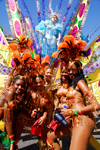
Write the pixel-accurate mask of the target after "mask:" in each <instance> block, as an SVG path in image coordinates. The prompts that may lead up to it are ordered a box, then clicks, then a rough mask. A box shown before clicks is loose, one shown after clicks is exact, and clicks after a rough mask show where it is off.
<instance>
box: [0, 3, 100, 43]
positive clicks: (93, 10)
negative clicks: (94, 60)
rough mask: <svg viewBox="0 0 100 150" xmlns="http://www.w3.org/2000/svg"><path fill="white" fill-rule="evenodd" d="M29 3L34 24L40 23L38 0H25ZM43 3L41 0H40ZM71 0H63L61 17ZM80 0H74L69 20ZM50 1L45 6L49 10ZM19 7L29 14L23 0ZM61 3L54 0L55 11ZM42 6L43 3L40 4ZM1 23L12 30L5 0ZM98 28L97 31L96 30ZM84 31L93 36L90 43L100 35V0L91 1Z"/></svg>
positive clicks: (1, 4)
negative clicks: (37, 9) (37, 10)
mask: <svg viewBox="0 0 100 150" xmlns="http://www.w3.org/2000/svg"><path fill="white" fill-rule="evenodd" d="M24 1H25V3H26V4H27V7H28V10H29V12H30V14H31V17H32V20H33V21H34V24H35V25H37V24H38V19H37V13H36V0H24ZM39 1H40V3H41V0H39ZM68 1H69V0H63V2H62V8H61V10H62V12H61V15H62V16H61V19H62V17H63V14H64V13H65V11H66V7H67V4H68ZM77 1H78V0H73V2H72V5H71V8H70V11H69V13H68V16H67V19H68V20H69V18H70V16H71V14H72V11H73V10H74V8H75V6H76V4H77ZM48 3H49V0H45V8H46V10H48ZM18 4H19V8H20V9H21V11H22V13H23V14H24V16H27V13H26V10H25V8H24V7H23V5H22V2H21V0H18ZM58 4H59V0H52V8H53V11H55V10H56V8H57V5H58ZM40 7H41V4H40ZM61 19H60V20H59V23H60V22H61ZM0 25H1V26H2V27H3V28H4V29H5V30H6V31H7V32H10V25H9V18H8V15H7V11H6V5H5V0H0ZM96 30H97V31H96ZM82 33H83V34H84V35H85V36H86V35H88V34H89V36H91V35H92V36H91V39H90V42H89V43H88V45H89V44H90V43H92V41H93V40H95V38H96V37H97V36H98V35H100V0H91V2H90V8H89V11H88V15H87V18H86V21H85V24H84V26H83V28H82Z"/></svg>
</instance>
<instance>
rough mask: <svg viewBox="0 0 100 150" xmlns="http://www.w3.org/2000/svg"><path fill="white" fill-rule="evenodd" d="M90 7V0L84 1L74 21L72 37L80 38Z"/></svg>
mask: <svg viewBox="0 0 100 150" xmlns="http://www.w3.org/2000/svg"><path fill="white" fill-rule="evenodd" d="M89 5H90V0H83V1H82V3H81V6H80V8H79V11H78V13H77V16H76V18H75V21H74V25H73V27H72V30H71V35H73V36H74V37H79V36H80V32H81V29H82V27H83V25H84V22H85V19H86V16H87V13H88V9H89ZM78 34H79V35H78Z"/></svg>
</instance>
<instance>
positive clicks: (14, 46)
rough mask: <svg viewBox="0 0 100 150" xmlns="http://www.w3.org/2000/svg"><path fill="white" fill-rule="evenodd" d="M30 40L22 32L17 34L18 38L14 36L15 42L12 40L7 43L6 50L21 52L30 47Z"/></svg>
mask: <svg viewBox="0 0 100 150" xmlns="http://www.w3.org/2000/svg"><path fill="white" fill-rule="evenodd" d="M32 43H33V42H32V40H31V39H30V38H25V35H24V34H21V35H20V36H19V39H18V38H16V42H12V43H10V44H9V45H8V50H9V51H11V52H15V51H16V52H19V53H20V52H23V51H25V50H27V49H30V47H31V44H32Z"/></svg>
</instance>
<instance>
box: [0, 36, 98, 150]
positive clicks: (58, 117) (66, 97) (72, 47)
mask: <svg viewBox="0 0 100 150" xmlns="http://www.w3.org/2000/svg"><path fill="white" fill-rule="evenodd" d="M24 40H25V38H24ZM23 43H24V44H23ZM26 45H27V47H26ZM28 46H29V45H28V44H27V41H26V40H25V41H24V42H23V40H22V43H21V40H20V45H17V48H16V50H15V49H14V55H13V61H14V63H15V66H14V68H13V70H12V72H11V73H10V75H9V78H8V80H7V81H6V85H5V88H4V90H3V93H2V96H1V97H0V108H1V109H0V116H1V119H2V120H3V121H4V123H5V125H4V129H3V130H5V131H6V132H7V135H8V138H9V141H10V150H18V146H17V143H18V141H19V139H20V136H21V133H22V130H23V128H26V130H27V127H31V133H32V134H33V135H37V136H38V137H39V138H40V139H41V146H42V149H43V150H46V149H51V150H52V149H54V150H60V142H59V139H60V138H61V137H64V136H69V135H70V136H71V143H70V150H86V149H87V146H88V143H89V139H90V137H91V134H92V132H93V130H94V128H95V127H96V122H95V116H94V114H95V115H96V111H97V110H99V104H98V102H97V100H96V98H95V97H94V95H93V93H92V92H91V91H90V89H89V88H88V85H87V82H86V79H85V77H84V74H83V71H82V64H81V62H80V60H79V59H78V58H79V56H80V51H81V52H82V51H83V50H84V48H85V46H86V43H85V42H84V41H81V40H76V39H75V38H74V37H73V36H70V35H68V36H65V38H64V39H63V41H62V42H61V43H60V44H59V45H58V49H60V50H61V51H57V52H56V53H55V54H56V57H57V59H58V60H59V62H60V64H61V67H60V69H61V79H60V83H58V84H56V86H55V85H54V83H53V82H52V74H53V73H52V72H53V66H52V65H50V64H48V63H46V62H45V63H43V64H41V63H40V62H37V61H36V60H35V58H34V59H32V58H31V56H30V55H29V49H28ZM12 47H13V48H14V46H12ZM10 48H11V47H10ZM19 51H20V53H19ZM15 53H17V54H18V56H15ZM26 53H27V54H28V55H27V57H26V56H25V54H26ZM55 54H53V56H54V55H55ZM1 110H2V111H1ZM93 112H94V113H93ZM1 132H3V131H1Z"/></svg>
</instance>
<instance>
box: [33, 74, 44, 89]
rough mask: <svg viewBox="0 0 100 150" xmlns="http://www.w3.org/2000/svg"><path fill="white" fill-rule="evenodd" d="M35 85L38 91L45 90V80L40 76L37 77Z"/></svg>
mask: <svg viewBox="0 0 100 150" xmlns="http://www.w3.org/2000/svg"><path fill="white" fill-rule="evenodd" d="M35 87H36V89H37V90H38V91H43V90H44V80H43V79H42V78H41V77H39V76H37V77H36V78H35Z"/></svg>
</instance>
